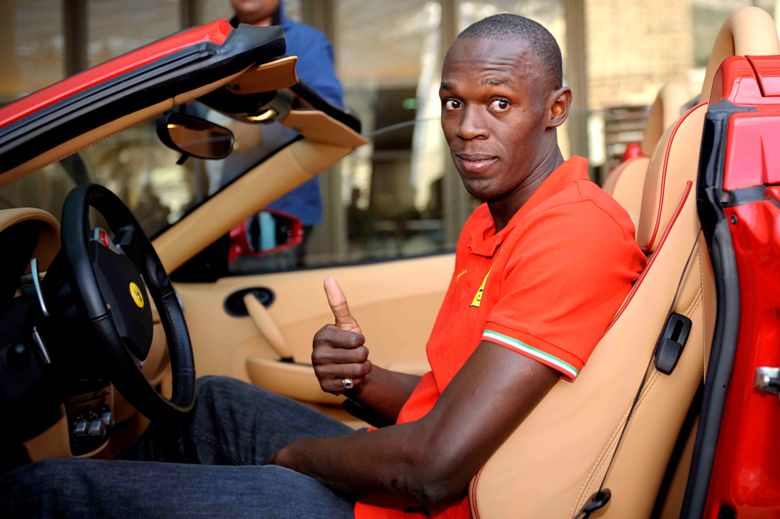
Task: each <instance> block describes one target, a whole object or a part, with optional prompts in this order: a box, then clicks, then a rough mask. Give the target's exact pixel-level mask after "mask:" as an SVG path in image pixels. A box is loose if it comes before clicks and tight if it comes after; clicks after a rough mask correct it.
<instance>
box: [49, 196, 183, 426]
mask: <svg viewBox="0 0 780 519" xmlns="http://www.w3.org/2000/svg"><path fill="white" fill-rule="evenodd" d="M90 207H91V208H94V209H95V210H97V212H98V213H100V214H101V215H102V216H103V217H104V218H105V220H106V222H107V224H108V226H109V228H110V229H111V230H112V231H113V232H114V240H113V243H112V242H111V240H109V239H108V238H107V236H106V235H100V236H96V237H92V236H91V232H90V226H89V209H90ZM98 233H100V231H98ZM62 253H63V255H64V260H65V270H66V272H67V273H68V274H67V275H68V276H69V280H70V285H71V288H72V290H73V292H74V294H75V296H76V299H77V301H78V304H79V305H80V306H81V308H82V310H83V311H84V314H85V316H86V318H87V321H88V324H87V326H88V327H89V329H90V331H91V332H92V333H93V334H94V337H95V339H96V340H97V343H98V346H99V349H100V350H101V352H102V353H103V354H104V360H105V362H106V366H107V370H108V376H109V379H110V380H111V382H112V383H113V384H114V385H115V386H116V388H117V389H118V390H119V392H120V393H122V396H124V397H125V398H126V399H127V400H128V401H129V402H130V403H131V404H132V405H133V406H134V407H135V408H136V409H137V410H138V411H139V412H141V413H142V414H143V415H144V416H146V417H147V418H149V419H150V420H153V421H154V420H169V419H175V418H178V417H180V416H182V415H184V414H186V413H187V412H189V411H190V409H191V408H192V405H193V403H194V400H195V365H194V360H193V356H192V345H191V343H190V337H189V333H188V331H187V325H186V323H185V321H184V314H183V312H182V309H181V306H180V305H179V301H178V298H177V296H176V292H175V291H174V289H173V285H172V284H171V280H170V278H169V277H168V274H167V273H166V272H165V268H164V267H163V264H162V262H161V261H160V258H159V257H158V256H157V253H156V252H155V250H154V247H153V246H152V244H151V242H150V241H149V238H147V236H146V234H145V233H144V231H143V230H142V229H141V226H140V225H139V224H138V221H137V220H136V219H135V217H134V216H133V214H132V213H131V212H130V210H129V209H128V208H127V206H126V205H125V204H124V203H123V202H122V200H120V199H119V197H117V196H116V195H115V194H113V193H112V192H111V191H109V190H108V189H106V188H105V187H103V186H100V185H97V184H90V185H83V186H79V187H77V188H75V189H74V190H73V191H71V192H70V193H69V194H68V196H67V198H66V199H65V205H64V207H63V210H62ZM147 288H148V290H149V294H151V297H152V300H153V301H154V304H155V305H156V307H157V310H158V312H159V314H160V321H161V322H162V325H163V329H164V331H165V338H166V341H167V343H168V354H169V357H170V361H171V369H172V371H173V393H172V396H171V398H170V399H168V398H166V397H164V396H163V395H161V394H160V393H158V392H157V391H155V389H154V388H153V387H152V385H151V384H150V383H149V381H148V380H147V379H146V377H145V376H144V374H143V371H142V370H141V368H142V366H143V362H144V360H145V359H146V357H147V355H148V353H149V349H150V348H151V344H152V335H153V323H152V312H151V308H150V305H149V301H148V300H147V295H146V294H147V291H146V289H147Z"/></svg>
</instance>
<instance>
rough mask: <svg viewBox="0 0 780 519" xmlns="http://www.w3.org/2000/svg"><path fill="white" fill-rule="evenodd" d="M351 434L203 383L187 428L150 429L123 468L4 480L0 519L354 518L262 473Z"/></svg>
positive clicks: (284, 402)
mask: <svg viewBox="0 0 780 519" xmlns="http://www.w3.org/2000/svg"><path fill="white" fill-rule="evenodd" d="M352 432H353V431H352V429H350V428H349V427H347V426H346V425H344V424H342V423H341V422H339V421H337V420H334V419H332V418H330V417H328V416H326V415H324V414H321V413H318V412H316V411H314V410H312V409H310V408H309V407H306V406H304V405H302V404H299V403H297V402H294V401H292V400H289V399H286V398H283V397H280V396H277V395H274V394H271V393H268V392H266V391H263V390H262V389H259V388H257V387H254V386H251V385H249V384H246V383H244V382H240V381H237V380H234V379H230V378H224V377H204V378H202V379H200V380H199V383H198V395H197V400H196V405H195V407H194V409H193V411H192V413H191V415H190V416H189V418H188V420H187V421H186V422H184V423H182V424H180V425H177V426H170V425H169V426H167V427H161V426H156V425H152V426H150V427H149V429H148V430H147V432H146V433H145V434H144V435H143V437H142V438H141V439H140V440H139V441H138V443H137V444H136V445H134V446H133V447H132V448H131V449H130V450H129V451H128V452H127V453H125V454H124V455H123V456H122V459H121V460H111V461H105V460H92V459H60V460H48V461H42V462H38V463H33V464H30V465H26V466H24V467H21V468H19V469H16V470H14V471H12V472H10V473H8V474H6V475H5V476H3V478H2V479H0V516H2V517H79V518H88V517H123V518H134V517H143V518H147V517H148V518H151V517H161V518H163V517H164V518H171V517H187V518H195V517H208V518H214V517H231V518H242V517H269V518H277V517H278V518H287V517H294V518H320V517H328V518H340V517H353V512H352V508H353V505H354V503H353V502H352V501H350V500H349V499H346V498H344V497H342V496H339V495H337V494H334V493H333V492H332V491H331V490H330V489H329V488H328V487H326V486H324V485H322V484H321V483H320V482H319V481H317V480H315V479H313V478H310V477H308V476H305V475H303V474H299V473H298V472H295V471H292V470H289V469H286V468H283V467H279V466H275V465H265V463H266V462H267V461H268V459H269V458H270V457H271V456H272V455H273V454H274V453H275V452H276V451H277V450H279V449H280V448H281V447H283V446H284V445H286V444H288V443H290V442H292V441H294V440H297V439H302V438H315V437H319V438H322V437H334V436H344V435H347V434H351V433H352Z"/></svg>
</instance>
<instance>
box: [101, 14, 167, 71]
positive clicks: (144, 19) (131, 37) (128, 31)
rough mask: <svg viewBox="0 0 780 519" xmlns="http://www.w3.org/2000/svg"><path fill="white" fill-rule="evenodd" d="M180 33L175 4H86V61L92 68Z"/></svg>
mask: <svg viewBox="0 0 780 519" xmlns="http://www.w3.org/2000/svg"><path fill="white" fill-rule="evenodd" d="M179 29H180V25H179V2H177V1H171V0H168V1H164V2H160V1H159V0H134V1H133V2H126V1H123V0H89V2H88V5H87V38H88V39H87V42H88V44H87V61H88V63H89V66H90V67H91V66H93V65H96V64H98V63H102V62H104V61H106V60H109V59H111V58H115V57H117V56H119V55H121V54H124V53H126V52H129V51H131V50H134V49H137V48H138V47H141V46H143V45H146V44H148V43H151V42H153V41H155V40H158V39H160V38H162V37H164V36H168V35H169V34H173V33H175V32H177V31H178V30H179Z"/></svg>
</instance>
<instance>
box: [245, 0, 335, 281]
mask: <svg viewBox="0 0 780 519" xmlns="http://www.w3.org/2000/svg"><path fill="white" fill-rule="evenodd" d="M231 5H232V7H233V11H234V13H235V16H234V17H233V18H232V19H231V23H232V24H233V25H234V26H237V25H238V24H239V23H247V24H250V25H281V26H282V28H283V29H284V35H285V39H286V40H287V54H289V55H294V56H298V64H297V67H296V72H297V74H298V78H299V79H300V80H301V81H302V82H303V83H305V84H306V85H307V86H309V87H311V88H312V89H313V90H314V91H315V92H317V94H319V95H320V96H321V97H322V98H323V99H325V100H326V101H328V102H329V103H331V104H332V105H334V106H336V107H338V108H342V106H343V101H342V95H343V92H342V89H341V83H340V82H339V80H338V78H337V77H336V73H335V71H334V69H333V48H332V46H331V43H330V41H328V38H327V37H326V36H325V35H324V34H323V33H322V32H320V31H318V30H317V29H315V28H314V27H311V26H309V25H306V24H305V23H301V22H297V21H295V20H291V19H290V18H288V17H287V16H285V13H284V5H283V2H282V0H231ZM268 208H269V209H274V210H276V211H280V212H283V213H287V214H290V215H292V216H295V217H297V218H299V219H300V220H301V223H302V224H303V227H304V240H306V239H307V238H308V236H309V235H310V233H311V229H312V227H313V226H314V225H319V224H321V223H322V197H321V195H320V181H319V177H314V178H313V179H312V180H309V181H308V182H305V183H304V184H301V185H300V186H298V187H297V188H295V189H293V190H292V191H290V192H289V193H287V194H286V195H284V196H282V197H281V198H279V199H277V200H275V201H274V202H272V203H271V204H270V205H269V206H268ZM304 245H305V242H304ZM304 252H305V251H304V247H303V245H302V246H300V247H299V250H298V251H297V254H296V255H297V261H296V263H297V264H298V266H300V265H301V264H302V256H303V254H304Z"/></svg>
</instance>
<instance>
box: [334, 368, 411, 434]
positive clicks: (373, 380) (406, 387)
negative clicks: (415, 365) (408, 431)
mask: <svg viewBox="0 0 780 519" xmlns="http://www.w3.org/2000/svg"><path fill="white" fill-rule="evenodd" d="M419 381H420V377H418V376H417V375H409V374H406V373H399V372H397V371H390V370H387V369H383V368H380V367H378V366H372V368H371V372H370V373H369V374H368V376H367V377H366V381H365V383H364V384H363V385H361V386H359V387H357V388H355V389H353V390H351V391H350V392H349V393H347V396H349V398H351V399H353V400H356V401H357V402H359V403H360V404H361V405H363V406H364V407H367V408H368V409H371V410H372V411H373V412H375V413H378V414H380V415H382V416H384V417H385V418H387V419H389V420H391V421H393V422H395V421H396V419H397V418H398V413H399V412H400V411H401V407H403V405H404V403H406V401H407V400H408V399H409V395H411V394H412V391H413V390H414V388H415V386H417V383H418V382H419Z"/></svg>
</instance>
